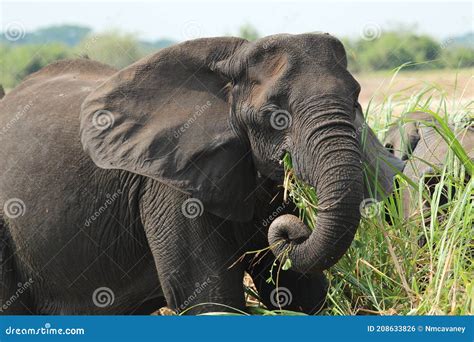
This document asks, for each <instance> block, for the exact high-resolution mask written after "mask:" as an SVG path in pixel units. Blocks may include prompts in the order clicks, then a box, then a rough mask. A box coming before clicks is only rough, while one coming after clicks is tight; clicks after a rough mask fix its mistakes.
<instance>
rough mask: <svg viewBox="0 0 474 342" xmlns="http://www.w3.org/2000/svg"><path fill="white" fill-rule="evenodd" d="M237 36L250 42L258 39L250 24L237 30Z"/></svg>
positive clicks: (254, 29) (256, 32)
mask: <svg viewBox="0 0 474 342" xmlns="http://www.w3.org/2000/svg"><path fill="white" fill-rule="evenodd" d="M238 36H239V37H241V38H244V39H247V40H250V41H252V40H257V39H258V38H259V37H260V36H259V34H258V31H257V29H256V28H255V27H253V26H252V25H250V24H245V25H242V26H241V27H240V28H239V33H238Z"/></svg>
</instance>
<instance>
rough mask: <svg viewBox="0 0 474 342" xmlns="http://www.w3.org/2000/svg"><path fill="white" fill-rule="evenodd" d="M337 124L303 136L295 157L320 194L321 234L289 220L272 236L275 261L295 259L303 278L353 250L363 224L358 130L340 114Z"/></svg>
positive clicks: (296, 166) (280, 219) (296, 169)
mask: <svg viewBox="0 0 474 342" xmlns="http://www.w3.org/2000/svg"><path fill="white" fill-rule="evenodd" d="M332 121H333V123H334V124H332V125H330V124H327V123H325V124H319V125H314V126H313V127H317V132H315V130H313V131H311V132H310V133H308V134H306V135H305V134H302V135H301V136H300V137H297V138H296V139H295V141H296V142H297V144H296V146H298V147H299V148H295V149H294V151H293V153H291V156H292V159H293V166H294V172H295V175H296V176H297V177H298V178H300V179H301V180H302V181H303V182H305V183H306V184H309V185H311V186H313V187H314V188H315V190H316V196H317V198H318V217H317V222H316V227H315V229H314V230H313V231H311V230H310V229H309V228H308V227H307V226H306V225H305V224H304V223H303V222H302V221H301V220H300V219H298V218H297V217H296V216H293V215H284V216H281V217H278V218H277V219H276V220H275V221H274V222H273V223H272V224H271V226H270V229H269V233H268V239H269V244H270V246H271V248H272V250H273V252H274V254H275V256H277V257H278V258H282V256H285V257H286V258H289V259H290V260H291V263H292V267H294V269H296V270H297V271H299V272H302V273H314V272H319V271H321V270H324V269H327V268H329V267H331V266H332V265H334V264H335V263H336V262H337V261H338V260H339V259H340V258H341V257H342V255H344V253H345V252H346V250H347V249H348V248H349V246H350V244H351V242H352V240H353V238H354V234H355V232H356V229H357V226H358V224H359V220H360V212H359V204H360V202H361V201H362V194H363V185H362V183H363V180H362V169H361V156H360V149H359V143H358V141H357V139H356V134H355V128H354V126H353V124H352V122H351V121H350V120H349V119H348V116H347V115H337V114H335V115H334V118H333V120H332Z"/></svg>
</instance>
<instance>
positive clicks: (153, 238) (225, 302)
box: [0, 34, 400, 314]
mask: <svg viewBox="0 0 474 342" xmlns="http://www.w3.org/2000/svg"><path fill="white" fill-rule="evenodd" d="M358 94H359V85H358V83H357V82H356V80H355V79H354V78H353V77H352V76H351V74H350V73H349V72H348V71H347V61H346V55H345V51H344V48H343V46H342V44H341V43H340V42H339V41H338V40H337V39H336V38H334V37H332V36H330V35H327V34H302V35H275V36H270V37H266V38H263V39H260V40H258V41H255V42H248V41H246V40H244V39H239V38H231V37H226V38H208V39H197V40H192V41H188V42H184V43H181V44H178V45H175V46H172V47H169V48H166V49H163V50H160V51H159V52H157V53H156V54H153V55H151V56H149V57H146V58H143V59H141V60H139V61H138V62H136V63H134V64H132V65H131V66H129V67H127V68H125V69H123V70H119V71H117V70H115V69H113V68H111V67H109V66H106V65H103V64H100V63H98V62H94V61H91V60H86V59H82V60H71V61H60V62H56V63H54V64H51V65H49V66H47V67H45V68H44V69H42V70H40V71H39V72H37V73H35V74H33V75H31V76H30V77H28V78H27V79H26V80H25V81H24V82H23V83H22V84H21V85H19V86H18V87H16V88H15V89H13V90H12V91H11V92H10V93H9V94H7V95H6V97H5V98H4V99H3V100H2V101H1V102H0V125H1V127H3V130H2V134H1V136H0V139H1V142H0V144H1V146H2V148H1V149H0V160H1V161H2V162H1V163H0V170H1V173H0V174H1V175H2V176H1V181H0V203H2V207H3V212H2V224H1V226H0V233H1V236H2V239H1V243H2V244H1V245H0V247H1V249H0V252H1V257H2V265H1V268H0V271H1V272H0V277H1V278H0V279H1V286H2V287H1V291H0V300H1V303H4V304H5V303H6V304H8V305H3V306H2V312H3V313H20V314H21V313H39V314H116V313H118V314H132V313H149V312H151V311H153V310H155V309H156V308H157V307H159V306H160V305H165V304H166V305H168V306H169V307H170V308H172V309H174V310H176V311H178V312H182V313H191V314H196V313H200V312H209V311H228V310H229V307H232V308H236V309H241V310H242V309H244V308H245V302H244V291H243V288H242V278H243V274H244V271H248V272H249V273H250V274H251V275H252V277H253V279H254V281H255V284H256V286H257V289H258V291H259V292H260V295H261V297H262V301H263V302H264V303H265V304H266V305H267V306H269V307H271V308H278V307H281V306H284V308H285V309H297V310H303V311H304V312H309V313H312V312H315V311H317V310H318V309H319V308H320V307H321V305H322V303H323V301H324V297H325V295H326V290H327V284H326V281H325V278H324V275H323V273H322V271H323V270H325V269H327V268H329V267H331V266H332V265H334V264H335V263H336V262H337V261H338V260H339V258H340V257H341V256H342V255H343V254H344V253H345V251H346V250H347V248H348V247H349V245H350V244H351V241H352V240H353V237H354V234H355V232H356V228H357V226H358V224H359V220H360V212H359V204H360V202H361V200H362V199H363V197H364V196H368V195H369V194H372V195H373V196H383V195H384V194H386V193H389V192H390V191H391V186H392V178H393V174H394V171H393V170H394V169H393V167H391V166H392V165H396V166H397V167H398V168H400V163H399V160H397V159H396V158H394V157H393V156H392V155H391V154H390V153H388V152H387V151H386V150H385V149H384V147H383V146H382V145H381V144H380V142H379V141H378V140H377V139H376V137H375V135H374V134H373V132H372V131H371V130H370V128H368V127H367V125H366V124H365V121H364V118H363V115H362V112H361V109H360V106H359V105H358V102H357V97H358ZM362 135H363V139H362V138H361V136H362ZM362 141H363V143H361V142H362ZM286 152H289V153H290V154H291V156H292V159H293V164H294V169H295V172H296V174H297V175H298V176H299V177H300V178H301V179H303V180H304V181H306V182H307V183H309V184H311V185H313V186H314V187H315V188H316V189H317V195H318V199H319V216H318V222H317V227H316V229H315V230H314V231H310V230H309V228H307V227H306V226H305V225H304V224H303V223H302V222H301V221H299V219H297V218H296V216H293V214H294V213H295V211H294V207H293V206H292V205H291V204H287V203H284V202H283V198H282V196H281V187H280V185H281V184H282V178H283V167H282V165H281V164H280V162H279V161H280V159H281V157H282V156H283V155H284V154H285V153H286ZM364 173H365V174H366V175H377V177H369V176H367V177H365V178H366V182H365V185H364V184H363V183H364V176H363V175H364ZM377 189H378V190H379V191H376V190H377ZM364 194H365V195H364ZM268 246H270V247H271V248H272V251H273V253H274V254H275V256H272V255H270V254H268V255H267V256H265V257H264V258H261V259H262V260H261V261H260V262H253V261H252V260H251V259H252V258H251V257H248V258H244V259H243V260H242V261H241V262H237V263H235V261H236V260H237V259H238V258H239V257H240V256H241V255H242V254H243V253H245V252H248V251H253V250H257V249H262V248H265V247H268ZM282 253H285V256H286V257H287V258H289V259H290V260H291V262H292V267H291V269H290V270H289V271H284V272H281V275H280V283H279V284H278V285H279V286H280V289H286V290H288V291H289V293H288V295H287V298H289V300H285V301H284V303H281V301H279V298H280V297H281V296H280V295H279V292H278V291H277V292H275V287H274V285H272V284H270V283H267V282H266V281H265V280H266V279H267V278H268V275H269V274H268V268H269V267H270V266H271V264H272V263H273V261H274V259H275V257H277V258H279V259H281V257H282ZM234 263H235V264H234ZM233 264H234V265H233ZM232 265H233V266H232ZM230 266H232V267H230ZM19 283H20V284H21V286H22V291H21V294H20V295H18V286H19ZM280 292H281V291H280ZM283 304H284V305H283Z"/></svg>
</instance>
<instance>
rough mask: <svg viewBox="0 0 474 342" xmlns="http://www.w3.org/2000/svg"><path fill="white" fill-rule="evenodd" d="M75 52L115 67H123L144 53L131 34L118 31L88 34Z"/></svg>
mask: <svg viewBox="0 0 474 342" xmlns="http://www.w3.org/2000/svg"><path fill="white" fill-rule="evenodd" d="M75 52H76V54H77V55H78V56H82V57H85V56H87V57H89V58H91V59H94V60H97V61H99V62H102V63H105V64H109V65H112V66H115V67H117V68H123V67H125V66H127V65H129V64H131V63H133V62H134V61H136V60H137V59H139V58H140V57H142V56H143V55H144V51H143V50H142V49H141V47H140V45H139V43H138V42H137V40H136V39H135V38H134V36H133V35H132V34H129V33H121V32H118V31H109V32H105V33H102V34H97V35H90V36H88V37H87V38H86V39H84V40H83V41H82V42H81V43H80V44H79V45H78V46H77V47H76V49H75Z"/></svg>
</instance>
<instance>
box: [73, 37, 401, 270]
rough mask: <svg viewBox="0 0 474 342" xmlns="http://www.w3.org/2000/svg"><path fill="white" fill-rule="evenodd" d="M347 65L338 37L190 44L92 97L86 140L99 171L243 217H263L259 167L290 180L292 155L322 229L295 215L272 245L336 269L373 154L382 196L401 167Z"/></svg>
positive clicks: (85, 117) (86, 111)
mask: <svg viewBox="0 0 474 342" xmlns="http://www.w3.org/2000/svg"><path fill="white" fill-rule="evenodd" d="M346 66H347V62H346V55H345V51H344V48H343V46H342V44H341V43H340V42H339V41H338V40H337V39H335V38H334V37H331V36H330V35H327V34H303V35H276V36H271V37H267V38H264V39H261V40H258V41H256V42H248V41H246V40H243V39H238V38H209V39H197V40H193V41H188V42H184V43H182V44H178V45H175V46H173V47H170V48H167V49H163V50H161V51H160V52H158V53H156V54H154V55H152V56H150V57H147V58H144V59H142V60H140V61H138V62H136V63H135V64H133V65H131V66H129V67H127V68H126V69H124V70H121V71H120V72H118V73H117V74H115V75H114V76H112V77H111V78H110V79H109V80H107V81H106V82H105V83H104V84H102V85H101V86H99V87H98V88H97V89H96V90H95V91H94V92H93V93H92V94H90V95H89V97H88V98H87V99H86V100H85V102H84V104H83V106H82V112H81V138H82V143H83V145H84V148H85V150H86V151H87V152H88V154H89V155H90V156H91V157H92V159H93V160H94V162H95V163H96V164H97V165H98V166H100V167H103V168H118V169H125V170H128V171H131V172H135V173H138V174H142V175H145V176H148V177H152V178H155V179H157V180H159V181H161V182H163V183H166V184H169V185H170V186H172V187H174V188H176V189H178V190H181V191H183V192H186V193H189V194H190V195H191V196H193V197H195V198H197V199H199V200H201V201H202V203H203V205H204V208H205V209H206V210H207V211H208V212H210V213H212V214H215V215H217V216H220V217H222V218H226V219H230V220H237V221H249V220H251V219H252V217H253V210H254V203H255V202H254V191H255V177H256V174H257V172H260V173H261V174H263V175H265V176H269V177H273V178H280V179H281V176H282V166H281V165H280V163H279V161H280V159H281V157H282V156H283V154H284V153H285V152H290V153H291V156H292V160H293V165H294V169H295V172H296V174H297V176H298V177H300V178H301V179H302V180H304V181H306V182H307V183H309V184H311V185H313V186H314V187H315V188H316V191H317V195H318V200H319V203H318V206H319V216H318V222H317V227H316V229H315V231H314V232H313V233H311V232H310V231H309V229H308V228H307V227H306V226H304V225H303V224H302V223H301V221H299V220H298V219H297V218H296V217H294V216H283V217H281V218H279V219H277V220H276V221H274V222H273V224H272V225H271V227H270V229H269V241H270V243H271V245H272V246H273V251H274V253H275V254H276V255H280V254H281V252H282V251H287V250H288V247H291V248H290V250H289V254H288V257H289V258H290V259H291V260H292V264H293V267H294V269H296V270H298V271H300V272H308V271H312V270H322V269H326V268H328V267H330V266H331V265H333V264H334V263H335V262H336V261H337V260H338V259H339V258H340V257H341V256H342V255H343V254H344V252H345V251H346V249H347V248H348V247H349V245H350V243H351V241H352V239H353V236H354V233H355V231H356V228H357V226H358V223H359V219H360V213H359V204H360V202H361V200H362V196H363V193H364V189H363V168H364V164H363V161H364V160H365V161H366V165H367V166H368V167H369V169H370V173H372V174H373V175H375V176H376V177H375V178H374V179H378V181H379V182H378V183H379V184H380V185H381V188H379V189H378V190H380V191H381V192H382V193H384V192H385V193H386V192H389V191H390V190H391V184H392V176H393V173H394V171H393V170H394V169H393V166H389V165H388V164H390V163H395V164H396V161H395V160H394V159H393V160H390V158H391V157H390V154H389V153H387V152H386V151H385V149H384V148H383V146H381V145H380V143H379V142H378V140H377V139H376V137H375V135H374V134H373V132H372V131H371V130H370V129H368V128H367V126H366V125H365V121H364V118H363V116H362V113H361V111H360V106H359V105H358V103H357V97H358V93H359V85H358V83H357V82H356V81H355V79H354V78H353V77H352V76H351V74H350V73H349V72H348V71H347V69H346ZM101 123H102V124H104V125H101ZM366 128H367V129H366ZM362 138H363V140H364V142H365V143H364V147H363V148H361V140H362ZM366 188H367V187H366ZM372 190H376V189H375V188H374V189H372ZM374 196H376V195H375V194H374V195H372V197H374Z"/></svg>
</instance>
